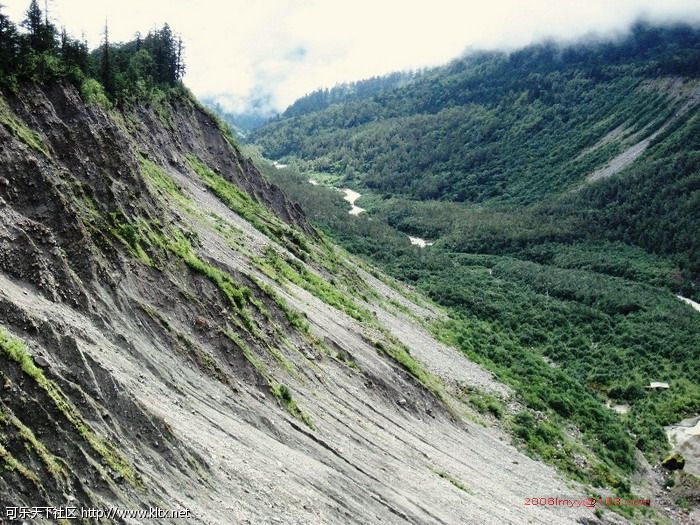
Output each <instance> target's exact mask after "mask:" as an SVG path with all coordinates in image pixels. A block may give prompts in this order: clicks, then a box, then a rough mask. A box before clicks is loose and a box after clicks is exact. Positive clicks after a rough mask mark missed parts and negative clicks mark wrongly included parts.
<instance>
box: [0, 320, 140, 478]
mask: <svg viewBox="0 0 700 525" xmlns="http://www.w3.org/2000/svg"><path fill="white" fill-rule="evenodd" d="M0 351H2V354H3V355H4V356H5V358H6V359H8V360H9V361H11V362H13V363H15V364H16V365H18V366H19V367H20V368H21V369H22V371H23V372H24V373H25V374H26V375H27V376H29V377H30V378H32V379H33V380H34V381H35V382H36V384H37V385H38V386H39V387H41V388H42V389H43V390H44V391H45V392H46V393H47V394H48V396H49V398H50V399H51V400H52V401H53V403H54V405H55V407H56V408H57V409H58V410H59V411H60V412H61V413H62V414H63V415H64V416H65V417H66V419H67V420H68V421H69V422H70V423H71V425H73V427H74V428H75V429H76V430H77V431H78V433H79V434H80V435H81V436H82V437H83V439H85V441H86V442H87V443H88V444H89V445H90V447H91V448H92V449H93V450H94V451H95V452H96V453H97V454H99V456H100V457H102V459H103V460H104V462H105V463H106V464H107V465H108V466H109V467H110V468H111V469H112V470H113V471H114V472H116V473H118V474H119V475H121V476H123V477H124V478H125V479H126V480H127V481H128V482H129V483H130V484H131V485H133V486H137V487H138V486H140V485H141V482H140V481H139V479H138V477H137V474H136V472H135V471H134V469H133V468H132V467H131V465H129V463H128V461H127V460H126V459H125V458H124V457H123V456H122V455H121V454H120V453H119V451H118V450H117V449H116V448H115V447H114V445H112V444H110V443H109V442H107V441H105V440H103V439H101V438H99V437H98V436H97V435H96V434H95V433H94V432H93V430H92V429H91V428H90V427H89V426H88V424H87V423H85V421H84V420H83V418H82V416H81V415H80V413H79V412H78V410H77V409H76V408H75V406H74V405H73V404H72V403H71V402H70V400H69V399H68V398H67V397H66V396H65V394H64V393H63V392H62V391H61V389H60V388H59V387H58V385H56V383H54V382H53V381H51V380H49V379H47V378H46V376H45V375H44V372H43V371H42V370H41V369H40V368H39V367H38V366H36V364H34V360H33V359H32V357H31V355H30V354H29V352H28V351H27V348H26V346H25V345H24V343H22V342H21V341H20V340H19V339H15V338H14V337H12V336H11V335H10V334H9V333H8V332H7V331H5V329H4V328H2V327H0Z"/></svg>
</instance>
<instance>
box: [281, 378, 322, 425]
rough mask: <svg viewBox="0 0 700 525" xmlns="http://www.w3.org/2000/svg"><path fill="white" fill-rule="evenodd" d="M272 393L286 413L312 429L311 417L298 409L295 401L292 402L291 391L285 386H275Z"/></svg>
mask: <svg viewBox="0 0 700 525" xmlns="http://www.w3.org/2000/svg"><path fill="white" fill-rule="evenodd" d="M272 393H273V394H274V395H275V397H276V398H277V399H279V400H280V401H281V402H282V403H283V404H284V406H285V408H286V409H287V412H289V413H290V414H291V415H292V416H294V417H295V418H297V419H299V420H301V421H302V422H303V423H304V424H305V425H306V426H307V427H309V428H311V429H313V428H314V423H313V421H312V420H311V417H310V416H309V415H308V414H307V413H306V412H304V411H303V410H301V409H300V408H299V406H298V405H297V403H296V401H294V397H293V396H292V391H291V390H290V389H289V387H288V386H287V385H282V384H279V385H275V386H274V387H273V389H272Z"/></svg>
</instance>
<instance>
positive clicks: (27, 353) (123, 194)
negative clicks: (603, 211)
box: [0, 86, 607, 524]
mask: <svg viewBox="0 0 700 525" xmlns="http://www.w3.org/2000/svg"><path fill="white" fill-rule="evenodd" d="M0 122H1V123H2V125H1V126H0V177H1V178H0V325H1V326H2V328H0V349H1V350H2V351H0V363H1V364H2V366H0V456H1V457H2V458H1V466H0V468H1V469H2V476H1V477H0V506H30V507H35V506H47V505H48V506H64V505H72V506H76V507H86V508H87V507H118V508H122V509H143V508H148V507H149V506H157V507H159V508H162V509H190V511H191V514H190V516H189V518H187V519H185V521H183V520H182V519H164V520H160V521H161V522H164V523H166V522H172V523H183V522H187V523H211V524H230V523H379V522H382V523H415V524H424V523H444V524H457V523H460V524H461V523H548V524H549V523H575V522H578V523H595V522H597V521H598V519H597V518H596V517H595V516H594V514H593V509H590V508H586V507H577V508H567V507H564V506H559V507H540V506H537V507H532V506H525V505H524V502H525V498H526V497H559V498H577V499H580V498H582V496H583V492H584V491H583V489H582V488H581V487H576V486H574V485H571V484H570V483H568V482H565V481H563V480H562V479H560V478H559V477H558V476H557V475H556V474H555V473H554V472H553V470H552V469H551V468H548V467H546V466H544V465H542V464H540V463H538V462H535V461H533V460H531V459H529V458H527V457H525V456H523V455H522V454H520V453H519V452H518V451H517V450H516V449H515V448H514V447H513V446H512V445H511V444H510V440H509V438H508V437H507V435H505V434H504V433H502V431H500V430H499V429H497V428H492V427H490V426H489V425H484V424H483V423H482V424H480V423H478V422H476V421H475V420H476V419H477V418H476V417H475V415H474V414H472V413H471V412H470V410H469V408H468V407H467V405H465V404H463V403H462V401H460V399H459V396H458V395H457V393H458V392H459V390H460V386H469V387H474V388H478V389H481V390H485V391H489V392H492V393H494V394H496V395H498V396H501V397H508V396H510V392H509V390H508V389H507V388H505V387H504V386H503V385H501V384H499V383H497V382H496V381H495V380H494V379H493V378H492V377H491V376H490V375H489V374H488V373H486V372H485V371H483V370H482V369H480V368H479V367H477V366H476V365H474V364H472V363H470V362H468V361H466V360H465V358H464V357H463V356H462V355H461V354H459V353H458V352H457V351H455V350H453V349H451V348H449V347H446V346H444V345H439V344H438V343H437V342H436V341H435V340H434V339H433V338H432V337H431V336H430V335H429V334H428V333H427V332H426V331H424V330H423V328H422V327H421V321H422V320H423V319H427V318H431V317H434V316H439V315H441V313H440V312H439V311H438V310H436V309H435V308H434V307H433V306H431V305H429V304H427V303H423V302H422V301H421V300H420V299H419V298H417V297H414V296H413V295H412V293H411V292H410V291H408V290H405V289H403V288H401V287H400V286H398V285H397V284H395V283H392V282H391V281H389V280H387V279H386V278H384V277H382V276H381V275H379V274H376V273H375V274H374V275H372V274H371V272H368V271H366V270H365V269H362V268H360V267H359V266H358V265H357V263H356V262H355V261H353V260H351V259H350V258H349V257H348V256H347V255H346V254H345V253H343V252H342V251H340V250H339V249H337V248H335V247H333V246H332V245H331V244H329V243H328V242H327V241H326V240H325V239H323V238H322V237H320V236H319V235H318V234H317V233H316V232H315V231H314V230H313V229H312V228H311V227H310V226H309V225H308V224H307V222H306V221H305V219H304V217H303V215H302V214H301V212H300V210H299V209H298V208H296V207H294V206H292V205H291V204H290V203H289V201H287V200H286V198H285V197H284V195H283V194H282V193H281V192H280V191H279V190H278V189H277V188H275V187H274V186H271V185H270V184H269V183H267V182H266V181H265V180H264V179H263V178H262V177H261V176H260V175H259V174H258V173H257V171H256V170H255V168H254V167H253V166H252V164H251V163H250V162H249V161H248V160H246V159H245V158H243V157H242V156H241V154H240V153H239V151H238V149H237V148H236V147H235V145H233V144H232V143H231V142H230V140H229V139H228V138H227V136H226V135H225V134H223V133H222V132H221V131H220V130H219V129H218V127H217V125H216V123H215V122H214V121H212V120H211V119H210V118H209V117H208V116H207V115H206V114H205V113H204V112H202V111H201V110H200V109H199V108H198V106H197V105H196V104H194V103H193V102H192V101H191V99H190V98H189V97H188V96H186V95H184V94H180V95H173V96H171V97H170V99H169V102H167V103H163V104H162V105H160V106H158V107H157V108H151V109H144V108H139V109H134V110H131V111H128V112H123V113H118V112H116V111H106V110H104V109H102V108H100V107H98V106H95V105H85V104H84V103H83V102H82V100H81V99H80V97H79V95H78V94H77V92H76V91H75V90H74V89H73V88H71V87H68V86H55V87H53V88H47V89H45V90H40V89H38V88H31V89H26V90H25V91H23V93H22V94H21V95H19V96H4V97H3V98H2V99H1V101H0ZM416 301H418V303H416ZM606 516H607V514H606ZM83 521H84V522H88V519H84V520H83ZM105 521H106V522H118V523H143V522H148V521H149V520H147V519H139V518H118V517H114V518H111V519H107V520H102V521H101V522H105ZM31 522H32V523H44V522H47V523H49V522H53V521H51V520H48V519H45V518H42V517H35V518H32V519H31Z"/></svg>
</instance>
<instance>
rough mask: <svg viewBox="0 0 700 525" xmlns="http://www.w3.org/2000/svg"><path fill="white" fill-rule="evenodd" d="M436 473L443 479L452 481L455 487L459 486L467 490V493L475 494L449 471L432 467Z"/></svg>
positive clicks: (462, 489)
mask: <svg viewBox="0 0 700 525" xmlns="http://www.w3.org/2000/svg"><path fill="white" fill-rule="evenodd" d="M431 470H432V471H433V472H435V474H437V475H438V476H440V477H441V478H442V479H445V480H447V481H449V482H450V483H452V484H453V485H454V486H455V487H457V488H458V489H459V490H461V491H463V492H466V493H467V494H474V493H473V492H472V491H471V490H469V488H467V486H466V485H465V484H464V483H462V482H461V481H459V480H458V479H457V478H455V477H454V476H453V475H451V474H450V473H449V472H447V471H446V470H441V469H431Z"/></svg>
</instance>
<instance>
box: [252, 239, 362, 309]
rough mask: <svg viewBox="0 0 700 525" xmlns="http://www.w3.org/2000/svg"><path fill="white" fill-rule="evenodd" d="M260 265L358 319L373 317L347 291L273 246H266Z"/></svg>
mask: <svg viewBox="0 0 700 525" xmlns="http://www.w3.org/2000/svg"><path fill="white" fill-rule="evenodd" d="M259 265H260V267H261V269H262V270H263V271H264V272H266V273H267V275H268V277H270V278H271V279H274V280H276V281H278V282H282V279H283V278H284V279H286V280H288V281H291V282H293V283H294V284H296V285H298V286H301V287H302V288H303V289H304V290H306V291H308V292H310V293H312V294H313V295H315V296H316V297H317V298H319V299H320V300H321V301H323V302H324V303H326V304H327V305H329V306H332V307H333V308H337V309H338V310H341V311H343V312H345V313H346V314H348V315H349V316H350V317H352V318H354V319H357V320H358V321H368V320H370V319H371V318H372V315H371V314H370V313H369V312H368V311H367V310H365V309H364V308H362V307H359V306H357V305H356V304H355V302H354V301H353V300H352V299H350V298H349V297H348V293H347V292H343V291H341V290H339V289H338V288H337V287H336V286H333V285H332V284H331V283H329V282H328V281H325V280H324V279H322V278H321V277H319V276H318V275H316V274H314V273H312V272H311V271H309V270H308V269H307V267H306V266H305V265H304V264H301V263H299V262H298V261H295V260H292V259H283V258H282V256H280V255H279V254H278V252H277V251H276V250H275V249H274V248H272V247H271V246H268V247H267V248H266V250H265V257H264V258H263V259H262V260H261V261H259Z"/></svg>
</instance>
